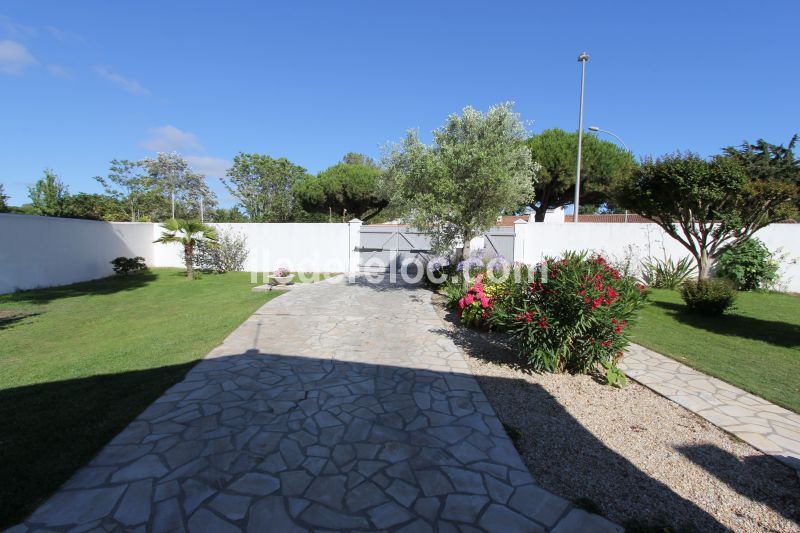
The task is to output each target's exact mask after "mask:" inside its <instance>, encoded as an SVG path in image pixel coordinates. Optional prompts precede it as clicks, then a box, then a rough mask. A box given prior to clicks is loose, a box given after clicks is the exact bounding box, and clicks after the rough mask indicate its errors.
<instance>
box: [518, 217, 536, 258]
mask: <svg viewBox="0 0 800 533" xmlns="http://www.w3.org/2000/svg"><path fill="white" fill-rule="evenodd" d="M531 216H532V215H531ZM527 233H528V222H527V221H525V220H517V221H515V222H514V258H513V261H514V262H515V263H517V262H519V263H524V262H525V238H526V235H527Z"/></svg>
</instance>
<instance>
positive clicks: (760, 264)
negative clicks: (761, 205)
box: [716, 238, 780, 291]
mask: <svg viewBox="0 0 800 533" xmlns="http://www.w3.org/2000/svg"><path fill="white" fill-rule="evenodd" d="M779 266H780V265H779V262H778V261H777V260H776V259H775V257H774V256H773V254H772V252H770V251H769V248H767V247H766V246H765V245H764V243H763V242H761V241H760V240H758V239H756V238H752V239H748V240H746V241H744V242H743V243H742V244H740V245H739V246H736V247H735V248H729V249H728V250H725V252H723V253H722V255H721V256H720V258H719V259H718V260H717V264H716V274H717V276H718V277H720V278H725V279H728V280H730V281H731V282H733V284H734V285H735V286H736V288H738V289H739V290H741V291H752V290H755V289H764V288H767V287H769V286H770V285H772V284H773V283H774V282H775V281H776V280H777V278H778V267H779Z"/></svg>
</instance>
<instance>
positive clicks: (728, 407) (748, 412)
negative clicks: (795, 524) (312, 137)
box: [620, 344, 800, 471]
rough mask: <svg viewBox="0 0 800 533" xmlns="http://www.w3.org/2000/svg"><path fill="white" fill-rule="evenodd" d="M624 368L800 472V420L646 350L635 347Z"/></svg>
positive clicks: (650, 385)
mask: <svg viewBox="0 0 800 533" xmlns="http://www.w3.org/2000/svg"><path fill="white" fill-rule="evenodd" d="M621 363H622V364H621V365H620V366H621V367H622V368H623V369H624V370H625V373H626V374H627V375H628V376H630V377H631V378H633V379H635V380H636V381H638V382H639V383H641V384H643V385H645V386H646V387H649V388H650V389H652V390H654V391H655V392H657V393H659V394H661V395H662V396H665V397H667V398H669V399H670V400H672V401H674V402H676V403H678V404H680V405H682V406H683V407H685V408H686V409H688V410H690V411H692V412H693V413H696V414H698V415H700V416H702V417H703V418H705V419H706V420H708V421H709V422H711V423H712V424H714V425H715V426H718V427H720V428H722V429H724V430H725V431H727V432H729V433H732V434H734V435H736V436H737V437H739V438H740V439H742V440H743V441H745V442H747V443H748V444H750V445H752V446H753V447H754V448H756V449H758V450H761V451H762V452H764V453H766V454H768V455H771V456H773V457H775V458H776V459H778V460H779V461H781V462H783V463H786V464H788V465H789V466H792V467H794V468H796V469H797V470H798V471H800V415H797V414H795V413H793V412H791V411H789V410H787V409H784V408H783V407H779V406H777V405H774V404H772V403H770V402H768V401H767V400H764V399H763V398H759V397H758V396H754V395H753V394H750V393H749V392H745V391H743V390H741V389H739V388H736V387H734V386H733V385H730V384H728V383H725V382H724V381H721V380H719V379H717V378H713V377H711V376H708V375H706V374H703V373H702V372H698V371H697V370H694V369H693V368H690V367H688V366H686V365H684V364H681V363H679V362H677V361H675V360H674V359H670V358H669V357H666V356H664V355H661V354H659V353H656V352H654V351H652V350H648V349H647V348H644V347H643V346H639V345H636V344H633V345H631V348H630V350H629V352H628V354H627V355H626V356H625V357H624V358H623V359H622V362H621Z"/></svg>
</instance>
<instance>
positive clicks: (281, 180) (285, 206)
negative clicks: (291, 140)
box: [222, 152, 306, 222]
mask: <svg viewBox="0 0 800 533" xmlns="http://www.w3.org/2000/svg"><path fill="white" fill-rule="evenodd" d="M226 176H227V178H226V179H224V180H222V181H223V183H224V184H225V187H226V188H227V189H228V191H230V193H231V194H232V195H233V196H234V197H235V198H236V199H237V200H238V201H239V205H240V206H241V207H242V209H244V210H245V212H247V215H248V216H249V217H250V220H251V221H253V222H291V221H292V220H293V219H294V216H295V211H296V207H297V206H296V205H295V198H294V186H295V185H296V184H297V182H298V181H300V180H301V179H303V178H304V177H305V176H306V169H304V168H303V167H301V166H298V165H295V164H294V163H292V162H291V161H289V160H288V159H286V158H284V157H281V158H279V159H273V158H272V157H270V156H268V155H262V154H246V153H243V152H240V153H239V154H237V155H236V157H234V158H233V166H232V167H231V168H230V169H228V172H227V174H226Z"/></svg>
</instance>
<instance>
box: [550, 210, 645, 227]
mask: <svg viewBox="0 0 800 533" xmlns="http://www.w3.org/2000/svg"><path fill="white" fill-rule="evenodd" d="M564 222H572V215H564ZM578 222H579V223H580V222H602V223H609V222H610V223H618V224H623V223H625V222H627V223H629V224H654V222H653V221H652V220H650V219H649V218H646V217H643V216H642V215H637V214H634V213H628V214H627V215H626V214H625V213H615V214H605V215H578Z"/></svg>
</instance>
